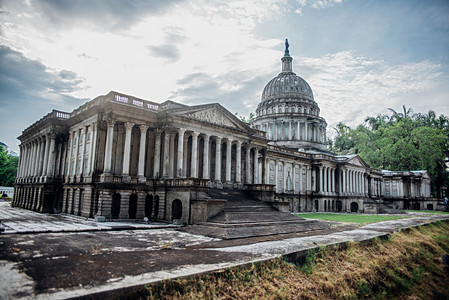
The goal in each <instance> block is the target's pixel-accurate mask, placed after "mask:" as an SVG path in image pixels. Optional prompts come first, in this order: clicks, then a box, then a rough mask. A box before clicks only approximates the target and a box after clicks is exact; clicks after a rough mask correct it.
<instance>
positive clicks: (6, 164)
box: [0, 146, 19, 186]
mask: <svg viewBox="0 0 449 300" xmlns="http://www.w3.org/2000/svg"><path fill="white" fill-rule="evenodd" d="M18 163H19V158H18V157H14V156H9V155H8V153H7V152H6V150H5V149H3V146H0V185H1V186H13V185H14V181H15V180H16V173H17V165H18Z"/></svg>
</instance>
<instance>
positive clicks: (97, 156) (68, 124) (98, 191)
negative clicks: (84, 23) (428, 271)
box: [13, 44, 436, 224]
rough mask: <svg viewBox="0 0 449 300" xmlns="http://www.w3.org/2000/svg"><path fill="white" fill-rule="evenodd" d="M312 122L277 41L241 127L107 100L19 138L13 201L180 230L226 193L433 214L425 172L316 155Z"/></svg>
mask: <svg viewBox="0 0 449 300" xmlns="http://www.w3.org/2000/svg"><path fill="white" fill-rule="evenodd" d="M319 114H320V109H319V107H318V104H317V103H316V102H315V100H314V97H313V93H312V89H311V88H310V86H309V85H308V83H307V82H306V81H305V80H304V79H302V78H301V77H299V76H297V75H296V74H295V73H293V70H292V57H290V55H289V51H288V44H287V47H286V49H285V53H284V57H282V72H281V73H280V74H279V75H278V76H276V77H275V78H273V79H272V80H271V81H270V82H269V83H268V84H267V85H266V87H265V89H264V90H263V93H262V98H261V102H260V104H259V105H258V107H257V110H256V117H255V118H254V120H253V121H252V122H251V123H250V124H248V123H245V122H242V121H241V120H240V119H238V118H236V117H235V115H234V114H232V113H230V112H229V111H228V110H226V109H225V108H224V107H223V106H221V105H220V104H218V103H213V104H205V105H196V106H187V105H184V104H180V103H176V102H173V101H166V102H163V103H156V102H152V101H148V100H145V99H141V98H137V97H134V96H130V95H124V94H121V93H118V92H113V91H112V92H109V93H108V94H106V95H102V96H98V97H97V98H95V99H93V100H91V101H89V102H87V103H85V104H84V105H82V106H80V107H79V108H77V109H75V110H73V111H72V112H62V111H58V110H53V111H52V112H50V113H49V114H48V115H46V116H44V117H43V118H42V119H40V120H39V121H37V122H35V123H34V124H32V125H31V126H30V127H28V128H26V129H25V130H24V131H23V133H22V134H21V135H20V136H19V140H20V142H21V144H20V154H21V155H20V161H19V168H18V172H17V179H16V184H15V193H14V201H13V204H14V205H16V206H19V207H22V208H26V209H31V210H36V211H40V212H64V213H68V214H74V215H80V216H85V217H93V216H104V217H107V218H119V219H141V218H143V217H145V216H146V217H148V218H150V219H158V220H166V221H173V220H178V221H179V220H180V221H182V222H185V223H188V224H196V223H200V222H204V221H207V220H209V219H210V218H212V217H214V216H216V215H217V214H219V213H220V212H221V211H222V210H223V208H224V206H225V205H226V200H223V199H222V198H223V197H220V195H221V194H222V195H224V194H226V193H227V192H226V191H233V193H239V191H241V192H242V193H245V195H249V196H248V197H252V199H255V200H257V201H263V202H265V203H268V204H269V205H271V206H272V207H274V208H276V209H278V210H280V211H292V212H299V211H334V212H339V211H343V212H351V211H352V212H369V213H379V212H385V211H388V210H391V209H397V208H399V209H403V208H409V207H414V208H417V207H419V208H421V209H426V208H429V209H434V208H436V202H435V201H434V200H432V199H430V198H429V197H430V178H429V175H428V173H427V172H426V171H416V172H402V173H401V172H387V171H379V170H374V169H371V168H370V167H369V166H367V165H366V163H365V162H364V161H363V160H362V159H361V158H360V157H359V156H358V155H350V156H337V155H335V154H332V153H330V152H328V151H327V150H326V144H325V143H326V125H327V124H326V121H325V120H324V119H323V118H322V117H320V115H319Z"/></svg>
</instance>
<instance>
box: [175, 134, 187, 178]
mask: <svg viewBox="0 0 449 300" xmlns="http://www.w3.org/2000/svg"><path fill="white" fill-rule="evenodd" d="M185 132H186V130H185V129H184V128H179V129H178V156H177V158H178V159H177V160H178V162H177V163H178V165H177V167H176V177H179V178H181V177H184V174H183V167H184V166H183V158H184V133H185Z"/></svg>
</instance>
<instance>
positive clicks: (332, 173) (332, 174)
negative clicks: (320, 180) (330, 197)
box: [331, 168, 335, 193]
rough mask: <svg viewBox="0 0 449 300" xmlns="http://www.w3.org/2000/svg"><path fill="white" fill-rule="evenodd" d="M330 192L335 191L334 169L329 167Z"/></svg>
mask: <svg viewBox="0 0 449 300" xmlns="http://www.w3.org/2000/svg"><path fill="white" fill-rule="evenodd" d="M331 192H332V193H335V169H334V168H331Z"/></svg>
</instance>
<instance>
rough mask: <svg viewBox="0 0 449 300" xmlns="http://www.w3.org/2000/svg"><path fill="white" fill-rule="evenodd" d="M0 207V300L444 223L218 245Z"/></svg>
mask: <svg viewBox="0 0 449 300" xmlns="http://www.w3.org/2000/svg"><path fill="white" fill-rule="evenodd" d="M0 207H1V209H0V216H1V218H5V223H6V225H7V226H8V227H9V228H10V229H8V232H9V234H2V235H1V236H0V250H1V254H0V299H65V298H70V297H79V296H86V295H89V297H92V298H93V299H101V298H105V297H107V296H111V295H112V294H114V295H116V294H117V293H120V292H124V291H125V293H126V289H127V288H131V287H135V286H143V285H144V284H147V283H151V282H157V281H160V280H164V279H169V278H176V277H179V276H187V275H193V274H198V273H201V272H210V271H215V270H220V269H223V268H227V267H232V266H236V265H243V264H248V263H252V262H257V261H263V260H267V259H271V258H275V257H279V256H282V255H295V254H297V253H304V252H305V251H307V250H308V249H311V248H316V247H318V246H321V245H334V244H339V243H345V242H347V241H363V240H369V239H372V238H374V237H379V236H384V235H386V234H388V233H390V232H394V231H396V230H398V229H404V228H409V227H413V226H420V225H423V224H427V223H431V222H435V221H438V220H448V219H449V215H438V214H425V215H413V217H412V218H406V219H400V220H393V221H385V222H380V223H374V224H368V225H365V226H361V227H357V228H351V227H348V226H342V225H341V224H336V223H332V228H331V229H330V230H327V231H323V232H313V233H312V234H307V233H304V234H303V236H298V235H285V236H273V237H271V238H266V237H264V238H260V239H257V238H256V239H255V238H252V239H237V240H220V239H212V238H208V237H204V236H200V235H193V234H188V233H185V232H180V231H177V230H176V229H174V228H157V224H155V225H154V226H153V225H147V224H142V225H145V226H150V227H151V226H153V227H151V228H153V229H152V230H149V229H148V228H141V227H139V226H140V224H132V223H128V222H120V223H121V226H135V227H130V228H132V229H130V230H120V231H117V230H114V227H113V226H114V225H115V224H116V222H112V223H114V224H108V223H95V222H93V221H92V220H82V219H80V218H75V217H71V216H54V215H45V214H37V213H33V212H29V211H26V210H20V209H16V208H8V206H7V205H6V204H2V205H1V206H0ZM24 217H28V218H29V219H30V220H33V222H31V221H27V220H23V218H24ZM33 226H38V227H39V230H36V231H35V230H34V229H35V228H34V227H33ZM160 226H161V225H160ZM103 228H107V229H106V230H103ZM119 229H121V228H119ZM66 230H67V231H69V232H66ZM13 231H15V232H17V233H22V234H13ZM27 232H28V233H27ZM37 232H39V234H36V233H37Z"/></svg>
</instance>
